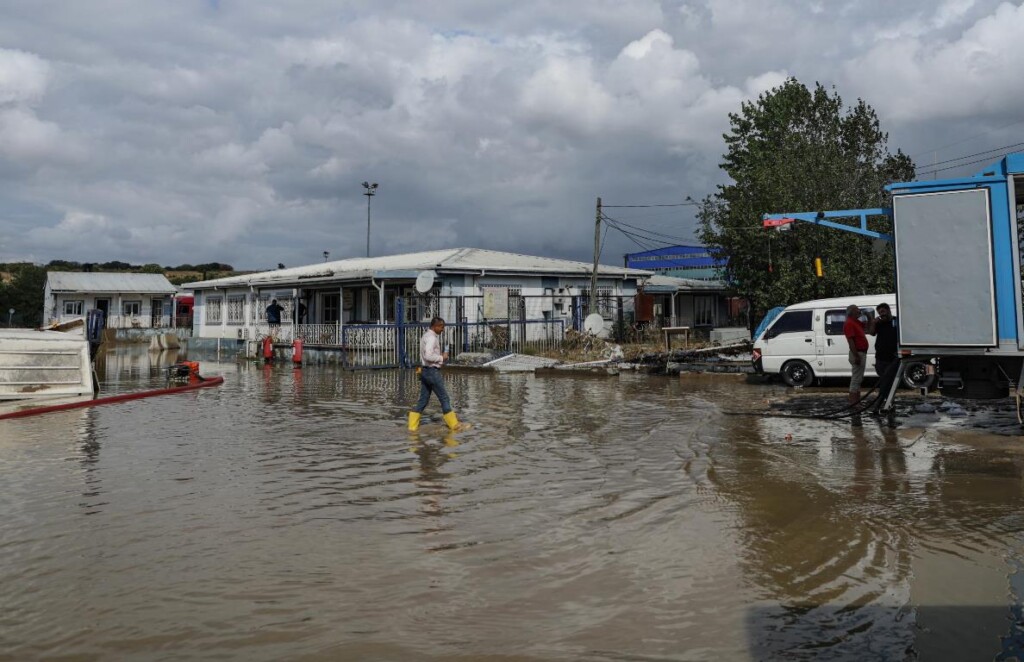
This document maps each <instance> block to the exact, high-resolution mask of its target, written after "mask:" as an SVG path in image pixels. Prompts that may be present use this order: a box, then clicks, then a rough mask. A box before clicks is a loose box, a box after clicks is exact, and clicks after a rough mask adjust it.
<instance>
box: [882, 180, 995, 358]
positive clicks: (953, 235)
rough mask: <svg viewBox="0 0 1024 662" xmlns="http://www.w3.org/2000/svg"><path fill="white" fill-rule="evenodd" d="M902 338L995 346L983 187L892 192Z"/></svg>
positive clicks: (913, 343) (910, 343)
mask: <svg viewBox="0 0 1024 662" xmlns="http://www.w3.org/2000/svg"><path fill="white" fill-rule="evenodd" d="M893 228H894V234H895V237H896V296H897V304H898V306H899V311H900V314H899V319H900V345H903V346H906V347H994V346H995V345H996V305H995V283H994V277H993V273H992V223H991V218H990V214H989V198H988V189H984V188H979V189H969V190H964V191H949V192H942V193H923V194H919V195H898V196H895V197H894V198H893Z"/></svg>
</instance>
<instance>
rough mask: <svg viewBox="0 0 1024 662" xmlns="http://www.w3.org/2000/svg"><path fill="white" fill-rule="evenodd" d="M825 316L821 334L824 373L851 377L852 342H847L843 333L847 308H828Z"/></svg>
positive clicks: (831, 375)
mask: <svg viewBox="0 0 1024 662" xmlns="http://www.w3.org/2000/svg"><path fill="white" fill-rule="evenodd" d="M824 318H825V319H824V320H823V322H824V324H823V326H824V329H823V331H824V333H823V334H822V336H821V338H822V341H823V345H824V347H823V350H824V351H823V352H822V359H823V361H824V366H823V367H822V370H823V372H822V374H824V375H828V376H830V377H849V376H850V358H849V357H850V344H849V343H848V342H846V336H845V335H844V334H843V325H844V324H846V309H845V308H833V309H831V310H826V311H825V314H824Z"/></svg>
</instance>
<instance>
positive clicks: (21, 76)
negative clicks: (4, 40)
mask: <svg viewBox="0 0 1024 662" xmlns="http://www.w3.org/2000/svg"><path fill="white" fill-rule="evenodd" d="M49 79H50V65H49V64H48V63H47V62H46V61H45V60H43V59H42V58H40V57H39V56H38V55H35V54H34V53H26V52H25V51H18V50H10V49H6V48H0V104H5V103H35V102H38V101H39V99H41V98H42V96H43V94H45V93H46V87H47V85H48V84H49Z"/></svg>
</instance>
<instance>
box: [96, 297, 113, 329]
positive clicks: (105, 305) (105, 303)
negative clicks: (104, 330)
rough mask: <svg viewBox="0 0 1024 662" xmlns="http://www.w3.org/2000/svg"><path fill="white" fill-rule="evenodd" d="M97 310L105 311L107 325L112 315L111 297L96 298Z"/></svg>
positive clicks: (104, 317) (104, 321) (104, 318)
mask: <svg viewBox="0 0 1024 662" xmlns="http://www.w3.org/2000/svg"><path fill="white" fill-rule="evenodd" d="M96 310H100V311H103V326H104V327H106V326H107V319H108V318H109V317H110V299H96Z"/></svg>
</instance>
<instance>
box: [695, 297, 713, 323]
mask: <svg viewBox="0 0 1024 662" xmlns="http://www.w3.org/2000/svg"><path fill="white" fill-rule="evenodd" d="M693 325H694V326H714V325H715V297H713V296H699V297H693Z"/></svg>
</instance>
